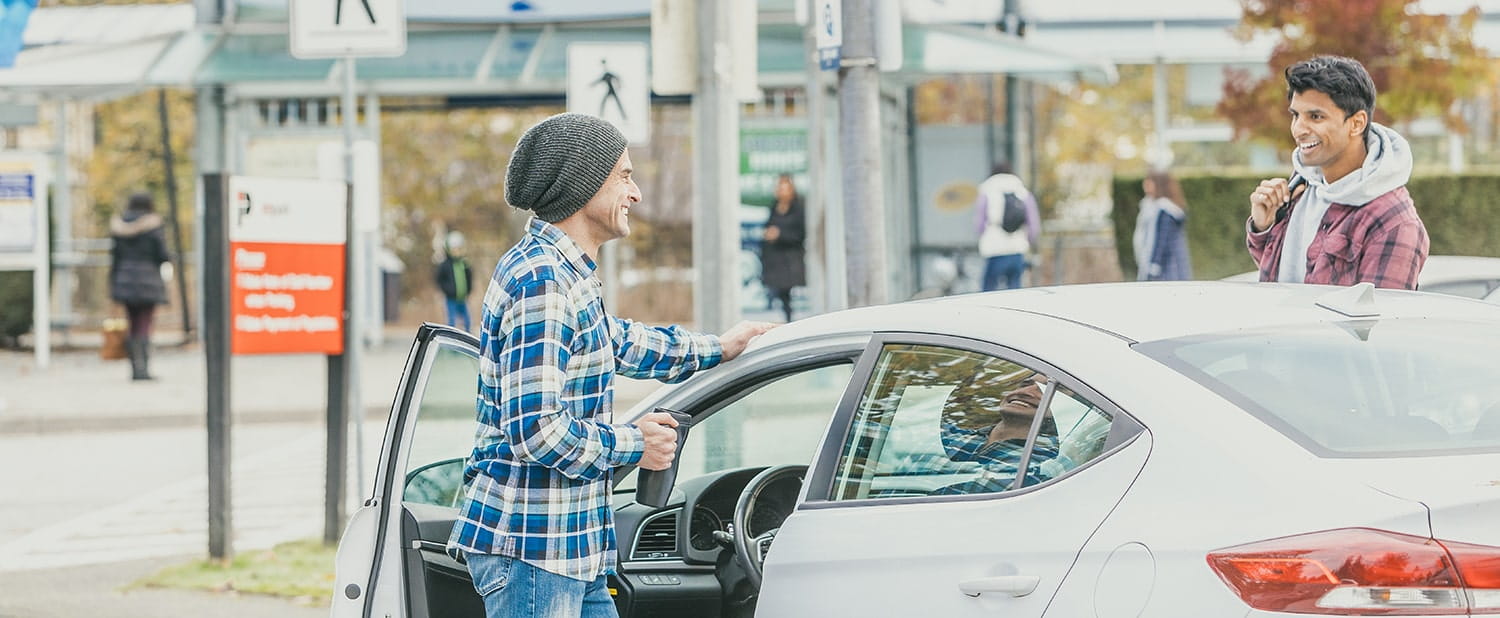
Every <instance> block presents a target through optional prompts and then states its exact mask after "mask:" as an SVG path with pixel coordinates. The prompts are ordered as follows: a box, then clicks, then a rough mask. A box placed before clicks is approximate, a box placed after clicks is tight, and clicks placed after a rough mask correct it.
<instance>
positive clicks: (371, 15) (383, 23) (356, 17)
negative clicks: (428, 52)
mask: <svg viewBox="0 0 1500 618" xmlns="http://www.w3.org/2000/svg"><path fill="white" fill-rule="evenodd" d="M290 9H291V10H290V13H289V18H288V26H289V27H290V28H291V33H290V34H291V52H292V56H294V57H296V58H342V57H345V56H352V57H356V58H361V57H379V56H400V55H402V54H404V53H406V6H405V2H404V1H403V0H291V7H290Z"/></svg>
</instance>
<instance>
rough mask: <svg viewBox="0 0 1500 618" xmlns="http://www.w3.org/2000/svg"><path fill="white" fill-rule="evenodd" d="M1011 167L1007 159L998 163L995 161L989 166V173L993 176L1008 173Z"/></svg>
mask: <svg viewBox="0 0 1500 618" xmlns="http://www.w3.org/2000/svg"><path fill="white" fill-rule="evenodd" d="M1013 169H1014V168H1012V167H1011V166H1010V162H1009V161H1001V162H999V163H996V164H995V166H994V167H992V168H990V175H991V176H994V175H995V174H1009V173H1011V172H1012V170H1013Z"/></svg>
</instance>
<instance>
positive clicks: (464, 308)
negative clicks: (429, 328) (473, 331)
mask: <svg viewBox="0 0 1500 618" xmlns="http://www.w3.org/2000/svg"><path fill="white" fill-rule="evenodd" d="M444 302H445V303H447V306H448V325H449V326H455V325H457V324H458V320H459V319H463V321H464V327H463V330H464V332H468V331H469V304H468V303H466V302H464V301H462V300H453V299H451V298H445V299H444Z"/></svg>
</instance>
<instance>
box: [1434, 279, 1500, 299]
mask: <svg viewBox="0 0 1500 618" xmlns="http://www.w3.org/2000/svg"><path fill="white" fill-rule="evenodd" d="M1493 289H1495V282H1494V281H1493V280H1490V279H1467V280H1462V281H1444V282H1442V283H1429V284H1427V285H1423V286H1421V290H1422V291H1423V292H1436V293H1438V294H1451V295H1453V296H1462V297H1464V298H1484V297H1485V296H1487V295H1489V293H1490V291H1491V290H1493Z"/></svg>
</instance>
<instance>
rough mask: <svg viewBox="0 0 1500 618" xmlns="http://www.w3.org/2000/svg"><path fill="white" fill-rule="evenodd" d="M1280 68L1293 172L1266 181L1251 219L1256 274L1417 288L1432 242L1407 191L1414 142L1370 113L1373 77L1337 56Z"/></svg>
mask: <svg viewBox="0 0 1500 618" xmlns="http://www.w3.org/2000/svg"><path fill="white" fill-rule="evenodd" d="M1284 75H1285V77H1286V98H1287V108H1288V111H1290V112H1291V119H1292V127H1291V129H1292V139H1293V140H1295V141H1296V143H1297V147H1296V149H1295V150H1293V151H1292V166H1293V170H1294V173H1293V174H1292V178H1291V180H1288V179H1285V178H1269V179H1266V180H1262V181H1261V182H1260V186H1259V187H1256V189H1255V192H1254V193H1251V194H1250V218H1249V219H1248V220H1247V221H1246V222H1245V245H1246V247H1247V248H1248V249H1249V250H1250V257H1252V258H1254V259H1255V263H1256V265H1257V266H1259V267H1260V280H1261V281H1282V282H1292V283H1321V284H1327V285H1354V284H1356V283H1359V282H1364V281H1368V282H1370V283H1373V284H1375V286H1376V287H1382V288H1398V289H1403V288H1404V289H1407V290H1415V289H1417V275H1418V273H1421V272H1422V265H1423V264H1425V263H1426V262H1427V251H1428V248H1429V244H1428V242H1429V241H1428V237H1427V227H1426V226H1425V225H1423V224H1422V218H1421V217H1420V216H1418V215H1417V207H1416V205H1415V204H1413V203H1412V200H1411V194H1410V193H1408V192H1407V191H1406V181H1407V180H1409V179H1410V178H1411V171H1412V152H1411V145H1410V144H1408V143H1407V142H1406V138H1404V137H1401V134H1399V133H1397V132H1396V131H1394V130H1392V129H1390V128H1389V127H1385V126H1382V125H1380V124H1378V123H1376V122H1374V121H1373V119H1372V118H1371V115H1372V114H1374V113H1375V81H1374V80H1372V79H1371V78H1370V74H1369V73H1368V72H1366V71H1365V67H1364V65H1362V64H1360V63H1359V61H1357V60H1353V59H1350V58H1344V57H1341V56H1318V57H1316V58H1313V59H1311V60H1304V61H1302V62H1298V63H1297V64H1294V65H1292V66H1289V67H1287V69H1286V72H1285V73H1284ZM1299 185H1300V186H1299Z"/></svg>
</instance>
